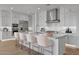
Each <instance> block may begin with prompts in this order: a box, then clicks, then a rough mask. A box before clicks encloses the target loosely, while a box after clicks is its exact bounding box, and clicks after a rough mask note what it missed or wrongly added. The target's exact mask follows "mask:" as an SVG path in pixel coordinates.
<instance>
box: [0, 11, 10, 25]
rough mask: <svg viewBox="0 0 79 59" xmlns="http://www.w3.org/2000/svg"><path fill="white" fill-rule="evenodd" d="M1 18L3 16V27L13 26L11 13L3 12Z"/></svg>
mask: <svg viewBox="0 0 79 59" xmlns="http://www.w3.org/2000/svg"><path fill="white" fill-rule="evenodd" d="M1 16H2V26H11V16H10V12H9V11H6V10H2V11H1Z"/></svg>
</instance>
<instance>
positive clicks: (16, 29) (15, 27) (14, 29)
mask: <svg viewBox="0 0 79 59" xmlns="http://www.w3.org/2000/svg"><path fill="white" fill-rule="evenodd" d="M14 32H18V24H12V35H14Z"/></svg>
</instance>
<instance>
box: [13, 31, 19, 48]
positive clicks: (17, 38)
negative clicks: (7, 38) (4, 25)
mask: <svg viewBox="0 0 79 59" xmlns="http://www.w3.org/2000/svg"><path fill="white" fill-rule="evenodd" d="M14 37H15V38H16V46H17V47H19V46H20V45H19V33H18V32H14Z"/></svg>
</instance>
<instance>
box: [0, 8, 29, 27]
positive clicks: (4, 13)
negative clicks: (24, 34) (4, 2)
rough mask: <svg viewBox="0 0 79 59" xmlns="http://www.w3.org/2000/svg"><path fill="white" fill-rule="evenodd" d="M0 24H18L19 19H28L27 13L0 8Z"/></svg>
mask: <svg viewBox="0 0 79 59" xmlns="http://www.w3.org/2000/svg"><path fill="white" fill-rule="evenodd" d="M0 15H1V16H0V17H1V26H10V27H11V26H12V24H13V23H14V24H19V21H20V20H23V21H28V20H29V17H28V15H26V14H24V13H20V12H17V11H11V10H10V11H9V10H1V11H0Z"/></svg>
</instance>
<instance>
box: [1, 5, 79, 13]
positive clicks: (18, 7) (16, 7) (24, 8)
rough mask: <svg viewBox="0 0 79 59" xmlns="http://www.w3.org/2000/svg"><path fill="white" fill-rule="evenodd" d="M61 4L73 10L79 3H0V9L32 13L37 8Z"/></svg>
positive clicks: (50, 7)
mask: <svg viewBox="0 0 79 59" xmlns="http://www.w3.org/2000/svg"><path fill="white" fill-rule="evenodd" d="M62 6H63V7H66V8H72V9H73V10H79V4H73V5H71V4H67V5H66V4H64V5H62V4H50V5H49V6H47V4H0V9H7V10H11V8H13V10H15V11H19V12H23V13H33V12H35V11H37V10H38V8H40V10H48V9H52V8H55V7H62Z"/></svg>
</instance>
